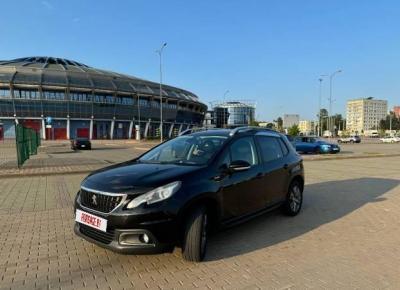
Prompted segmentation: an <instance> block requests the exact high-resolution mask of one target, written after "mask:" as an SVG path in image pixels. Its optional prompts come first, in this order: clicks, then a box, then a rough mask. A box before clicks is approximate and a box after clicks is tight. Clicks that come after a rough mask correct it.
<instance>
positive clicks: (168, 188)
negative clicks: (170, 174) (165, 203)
mask: <svg viewBox="0 0 400 290" xmlns="http://www.w3.org/2000/svg"><path fill="white" fill-rule="evenodd" d="M180 187H181V182H180V181H175V182H172V183H169V184H167V185H164V186H160V187H157V188H156V189H153V190H152V191H149V192H147V193H145V194H142V195H140V196H138V197H136V198H135V199H133V200H132V201H131V202H130V203H128V205H127V206H126V208H127V209H131V208H135V207H137V206H139V205H141V204H142V203H147V204H152V203H156V202H159V201H162V200H165V199H167V198H169V197H170V196H171V195H173V194H174V193H175V192H177V191H178V189H179V188H180Z"/></svg>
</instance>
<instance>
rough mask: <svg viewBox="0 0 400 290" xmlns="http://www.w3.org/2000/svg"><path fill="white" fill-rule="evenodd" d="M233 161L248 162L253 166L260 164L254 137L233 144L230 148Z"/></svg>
mask: <svg viewBox="0 0 400 290" xmlns="http://www.w3.org/2000/svg"><path fill="white" fill-rule="evenodd" d="M230 152H231V160H232V161H236V160H243V161H247V162H248V163H250V164H251V165H256V164H258V156H257V151H256V146H255V144H254V141H253V138H252V137H244V138H240V139H239V140H236V141H235V142H233V144H232V145H231V147H230Z"/></svg>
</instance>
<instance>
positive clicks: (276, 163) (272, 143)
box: [256, 134, 289, 205]
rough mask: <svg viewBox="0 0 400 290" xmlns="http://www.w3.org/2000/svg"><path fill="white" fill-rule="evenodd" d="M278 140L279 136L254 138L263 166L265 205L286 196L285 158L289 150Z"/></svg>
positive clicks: (286, 170) (286, 165) (286, 172)
mask: <svg viewBox="0 0 400 290" xmlns="http://www.w3.org/2000/svg"><path fill="white" fill-rule="evenodd" d="M279 139H280V137H279V136H268V135H261V134H260V135H257V136H256V141H257V145H258V146H259V148H260V155H261V159H262V163H263V166H264V177H263V188H264V199H265V202H266V204H267V205H273V204H276V203H278V202H280V201H282V200H283V199H284V198H285V196H286V183H287V179H288V167H289V164H288V163H287V160H286V156H287V154H288V153H289V150H288V149H287V147H286V145H285V144H284V143H283V142H282V141H281V140H279ZM283 146H285V147H283Z"/></svg>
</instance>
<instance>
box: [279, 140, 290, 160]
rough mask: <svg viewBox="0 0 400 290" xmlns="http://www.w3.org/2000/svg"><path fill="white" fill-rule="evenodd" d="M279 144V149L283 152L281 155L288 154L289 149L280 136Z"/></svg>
mask: <svg viewBox="0 0 400 290" xmlns="http://www.w3.org/2000/svg"><path fill="white" fill-rule="evenodd" d="M279 144H281V149H282V152H283V156H286V155H288V154H289V149H288V148H287V146H286V144H285V142H284V141H283V140H282V139H281V138H279Z"/></svg>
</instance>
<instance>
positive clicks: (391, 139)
mask: <svg viewBox="0 0 400 290" xmlns="http://www.w3.org/2000/svg"><path fill="white" fill-rule="evenodd" d="M379 140H381V141H382V142H383V143H398V142H400V137H391V136H386V137H384V138H381V139H379Z"/></svg>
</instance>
